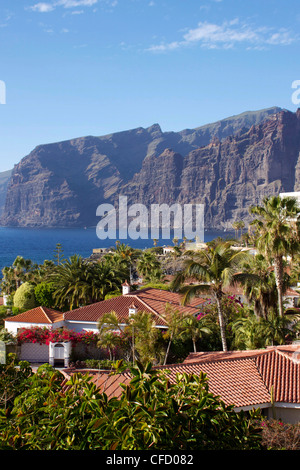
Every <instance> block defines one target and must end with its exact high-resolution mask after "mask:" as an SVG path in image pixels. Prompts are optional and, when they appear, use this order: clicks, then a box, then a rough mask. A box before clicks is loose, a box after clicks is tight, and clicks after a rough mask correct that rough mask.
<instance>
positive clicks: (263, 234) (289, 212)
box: [250, 196, 300, 316]
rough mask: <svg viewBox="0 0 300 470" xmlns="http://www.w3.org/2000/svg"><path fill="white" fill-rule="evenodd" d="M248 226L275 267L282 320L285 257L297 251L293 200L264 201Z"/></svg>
mask: <svg viewBox="0 0 300 470" xmlns="http://www.w3.org/2000/svg"><path fill="white" fill-rule="evenodd" d="M250 213H251V214H253V215H255V216H256V218H255V219H254V220H253V221H252V222H251V225H254V226H255V228H256V230H257V238H256V246H257V248H258V250H259V252H260V253H262V254H263V255H265V256H266V258H267V259H268V261H269V262H270V263H272V264H274V273H275V281H276V287H277V292H278V311H279V315H280V316H283V278H284V266H283V260H284V257H287V256H288V255H291V256H293V255H294V254H295V253H297V252H298V251H299V247H300V245H299V233H300V220H299V216H300V209H299V207H298V204H297V201H296V199H294V198H289V197H287V198H281V197H280V196H272V197H266V198H265V199H264V200H263V205H262V206H253V207H251V208H250Z"/></svg>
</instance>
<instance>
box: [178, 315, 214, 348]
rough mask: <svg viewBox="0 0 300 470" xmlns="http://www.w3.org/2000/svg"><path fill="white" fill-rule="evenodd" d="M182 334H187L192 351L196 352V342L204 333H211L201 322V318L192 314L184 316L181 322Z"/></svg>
mask: <svg viewBox="0 0 300 470" xmlns="http://www.w3.org/2000/svg"><path fill="white" fill-rule="evenodd" d="M182 328H183V332H182V334H183V335H187V336H188V337H189V338H191V339H192V343H193V349H194V352H197V342H198V341H199V339H201V338H203V336H205V335H209V334H211V333H212V330H211V329H210V328H208V326H205V325H204V324H203V321H201V319H198V318H196V317H194V316H193V315H190V316H186V317H185V318H184V320H183V323H182Z"/></svg>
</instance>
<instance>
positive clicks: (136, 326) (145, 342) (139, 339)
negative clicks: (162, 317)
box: [126, 311, 161, 364]
mask: <svg viewBox="0 0 300 470" xmlns="http://www.w3.org/2000/svg"><path fill="white" fill-rule="evenodd" d="M126 328H128V330H129V331H130V332H132V333H134V343H135V351H136V353H137V356H138V360H139V361H140V362H141V363H142V364H145V363H147V362H151V363H157V362H158V357H159V356H160V354H161V351H160V348H159V346H158V343H159V342H158V339H159V337H160V332H159V331H158V329H157V328H156V326H155V321H154V318H153V315H152V314H151V313H150V312H145V311H138V312H137V313H136V314H135V315H133V316H132V318H130V320H129V322H128V326H127V327H126Z"/></svg>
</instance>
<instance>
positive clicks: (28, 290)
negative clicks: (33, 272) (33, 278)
mask: <svg viewBox="0 0 300 470" xmlns="http://www.w3.org/2000/svg"><path fill="white" fill-rule="evenodd" d="M14 307H17V308H21V309H25V310H30V309H32V308H34V307H36V300H35V295H34V286H33V285H32V284H29V282H24V284H22V285H21V286H20V287H18V289H17V290H16V293H15V295H14Z"/></svg>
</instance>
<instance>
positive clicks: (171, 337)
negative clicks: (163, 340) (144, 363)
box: [164, 333, 173, 366]
mask: <svg viewBox="0 0 300 470" xmlns="http://www.w3.org/2000/svg"><path fill="white" fill-rule="evenodd" d="M172 339H173V333H171V335H170V339H169V342H168V347H167V351H166V355H165V360H164V366H165V365H166V364H167V359H168V356H169V352H170V346H171V343H172Z"/></svg>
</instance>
